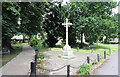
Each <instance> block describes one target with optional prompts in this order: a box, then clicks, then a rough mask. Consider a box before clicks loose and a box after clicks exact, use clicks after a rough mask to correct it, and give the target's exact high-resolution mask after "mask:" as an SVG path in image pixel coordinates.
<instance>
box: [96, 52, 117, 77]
mask: <svg viewBox="0 0 120 77" xmlns="http://www.w3.org/2000/svg"><path fill="white" fill-rule="evenodd" d="M94 74H95V75H118V52H117V53H115V54H114V55H112V56H110V58H109V59H108V60H107V61H106V62H105V63H103V65H102V66H100V68H98V69H96V70H95V72H94Z"/></svg>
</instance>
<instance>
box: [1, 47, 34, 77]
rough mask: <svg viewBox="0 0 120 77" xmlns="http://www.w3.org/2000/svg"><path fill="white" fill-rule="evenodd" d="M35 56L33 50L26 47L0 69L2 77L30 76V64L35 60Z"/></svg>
mask: <svg viewBox="0 0 120 77" xmlns="http://www.w3.org/2000/svg"><path fill="white" fill-rule="evenodd" d="M34 55H35V52H34V50H33V48H32V47H30V46H28V45H24V46H23V51H22V52H21V53H20V54H19V55H18V56H17V57H16V58H14V59H12V60H11V61H10V62H8V63H7V64H6V65H5V66H3V67H2V68H1V69H0V71H1V70H2V75H28V72H29V69H30V62H31V61H32V60H33V59H34Z"/></svg>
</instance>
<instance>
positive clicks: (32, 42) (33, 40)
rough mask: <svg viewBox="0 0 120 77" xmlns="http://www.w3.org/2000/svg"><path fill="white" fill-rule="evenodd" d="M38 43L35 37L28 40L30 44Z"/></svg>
mask: <svg viewBox="0 0 120 77" xmlns="http://www.w3.org/2000/svg"><path fill="white" fill-rule="evenodd" d="M38 43H39V40H38V39H37V38H32V39H31V40H30V43H29V44H30V46H36V45H37V44H38Z"/></svg>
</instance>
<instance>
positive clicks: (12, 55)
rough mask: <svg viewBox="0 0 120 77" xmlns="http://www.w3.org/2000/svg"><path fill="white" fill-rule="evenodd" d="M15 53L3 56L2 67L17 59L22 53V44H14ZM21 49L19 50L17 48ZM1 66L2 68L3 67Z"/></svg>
mask: <svg viewBox="0 0 120 77" xmlns="http://www.w3.org/2000/svg"><path fill="white" fill-rule="evenodd" d="M12 46H13V48H14V49H15V50H14V51H11V54H4V55H2V66H4V65H5V64H7V63H8V62H9V61H10V60H12V59H13V58H15V57H16V56H17V55H18V54H20V52H21V51H22V48H23V45H22V44H13V45H12ZM17 47H19V48H17ZM2 66H0V67H2Z"/></svg>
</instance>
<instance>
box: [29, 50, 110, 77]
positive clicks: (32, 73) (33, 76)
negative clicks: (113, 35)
mask: <svg viewBox="0 0 120 77" xmlns="http://www.w3.org/2000/svg"><path fill="white" fill-rule="evenodd" d="M109 50H110V49H109ZM109 52H110V51H109ZM110 53H111V52H110ZM101 57H102V56H101V55H100V54H97V58H96V59H94V60H93V59H90V57H89V56H87V60H86V61H85V62H83V64H82V65H84V64H86V63H89V64H91V63H92V61H98V62H100V58H101ZM102 58H104V59H106V51H104V55H103V57H102ZM36 65H37V55H35V59H34V62H31V70H30V73H29V77H36ZM65 67H67V77H69V76H70V67H71V68H74V69H79V68H80V66H79V67H74V66H71V65H64V66H62V67H60V68H56V69H45V68H41V67H38V68H39V69H42V70H46V71H49V72H52V71H58V70H61V69H63V68H65Z"/></svg>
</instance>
